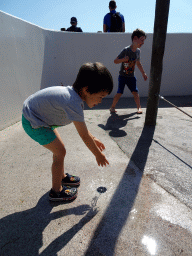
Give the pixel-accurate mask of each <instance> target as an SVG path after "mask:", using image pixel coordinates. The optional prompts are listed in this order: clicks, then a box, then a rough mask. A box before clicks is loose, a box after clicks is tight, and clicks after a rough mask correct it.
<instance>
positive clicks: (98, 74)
mask: <svg viewBox="0 0 192 256" xmlns="http://www.w3.org/2000/svg"><path fill="white" fill-rule="evenodd" d="M83 87H87V91H88V92H89V93H90V94H93V93H98V92H102V91H104V92H108V94H110V93H111V92H112V90H113V78H112V75H111V73H110V72H109V70H108V69H107V68H106V67H105V66H104V65H103V64H102V63H100V62H95V63H89V62H88V63H85V64H83V65H82V66H81V67H80V69H79V72H78V74H77V78H76V80H75V83H74V84H73V88H74V89H75V91H76V92H77V93H78V94H79V95H80V93H81V90H82V88H83Z"/></svg>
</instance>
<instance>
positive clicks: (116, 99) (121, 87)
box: [110, 76, 125, 113]
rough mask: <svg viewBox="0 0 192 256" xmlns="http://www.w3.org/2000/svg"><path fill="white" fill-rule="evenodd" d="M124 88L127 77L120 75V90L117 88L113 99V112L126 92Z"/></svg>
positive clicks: (111, 109)
mask: <svg viewBox="0 0 192 256" xmlns="http://www.w3.org/2000/svg"><path fill="white" fill-rule="evenodd" d="M124 88H125V77H123V76H119V77H118V90H117V94H116V95H115V97H114V99H113V103H112V105H111V108H110V111H111V113H115V112H116V110H115V106H116V105H117V103H118V101H119V99H120V98H121V95H122V94H123V92H124Z"/></svg>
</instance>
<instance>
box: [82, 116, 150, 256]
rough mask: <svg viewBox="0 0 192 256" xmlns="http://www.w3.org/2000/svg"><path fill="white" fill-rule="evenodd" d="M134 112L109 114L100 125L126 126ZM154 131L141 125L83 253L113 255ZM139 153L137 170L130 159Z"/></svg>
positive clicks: (116, 127) (133, 198)
mask: <svg viewBox="0 0 192 256" xmlns="http://www.w3.org/2000/svg"><path fill="white" fill-rule="evenodd" d="M134 115H135V113H132V114H129V115H122V116H119V115H116V114H115V115H111V116H110V117H109V119H108V120H107V123H106V125H99V126H100V127H102V128H103V129H104V130H111V131H112V134H113V133H114V130H115V129H119V128H122V127H123V126H125V125H126V124H127V122H128V121H129V120H130V119H132V116H134ZM114 119H115V122H114ZM154 131H155V127H154V126H150V127H149V126H144V128H143V130H142V133H141V136H140V138H139V140H138V143H137V145H136V147H135V150H134V152H133V154H132V156H131V159H130V161H129V162H128V164H127V167H126V169H125V171H124V174H123V176H122V179H121V181H120V183H119V185H118V187H117V189H116V191H115V193H114V196H113V198H112V200H111V202H110V204H109V206H108V207H107V210H106V212H105V213H104V216H103V218H102V219H101V221H100V223H99V225H98V227H97V229H96V230H95V232H94V235H93V238H92V240H91V242H90V244H89V246H88V249H87V251H86V253H85V255H86V256H89V255H92V256H94V255H95V256H96V255H97V256H98V255H106V256H108V255H110V256H112V255H115V246H116V243H117V241H118V237H119V235H120V233H121V231H122V229H123V227H124V225H125V224H126V221H127V219H128V217H129V213H130V211H131V209H132V207H133V204H134V201H135V198H136V196H137V192H138V189H139V185H140V182H141V178H142V175H143V170H144V167H145V163H146V161H147V157H148V153H149V147H150V145H151V142H152V140H153V135H154ZM115 136H118V133H116V134H115ZM119 136H122V133H120V134H119ZM138 157H139V158H142V168H141V171H139V169H138V171H136V169H134V168H133V163H132V161H133V160H134V159H135V158H138Z"/></svg>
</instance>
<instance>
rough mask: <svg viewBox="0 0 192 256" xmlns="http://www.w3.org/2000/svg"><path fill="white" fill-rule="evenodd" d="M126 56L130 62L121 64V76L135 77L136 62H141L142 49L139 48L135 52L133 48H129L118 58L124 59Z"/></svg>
mask: <svg viewBox="0 0 192 256" xmlns="http://www.w3.org/2000/svg"><path fill="white" fill-rule="evenodd" d="M125 56H128V57H129V60H128V61H126V62H122V63H121V68H120V71H119V75H120V76H126V77H133V76H134V71H135V64H136V61H138V60H140V49H139V48H137V50H136V51H135V52H133V51H132V49H131V47H130V46H127V47H125V48H124V49H123V50H122V51H121V53H120V54H119V55H118V56H117V57H118V59H123V58H124V57H125Z"/></svg>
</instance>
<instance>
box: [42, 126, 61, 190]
mask: <svg viewBox="0 0 192 256" xmlns="http://www.w3.org/2000/svg"><path fill="white" fill-rule="evenodd" d="M54 133H55V135H56V139H54V141H52V142H51V143H49V144H47V145H43V146H44V147H45V148H47V149H49V150H50V151H51V152H52V153H53V164H52V189H53V190H54V191H55V192H60V191H61V190H62V185H61V181H62V179H63V178H64V177H65V176H64V157H65V155H66V149H65V146H64V143H63V142H62V140H61V137H60V135H59V133H58V131H57V129H54Z"/></svg>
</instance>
